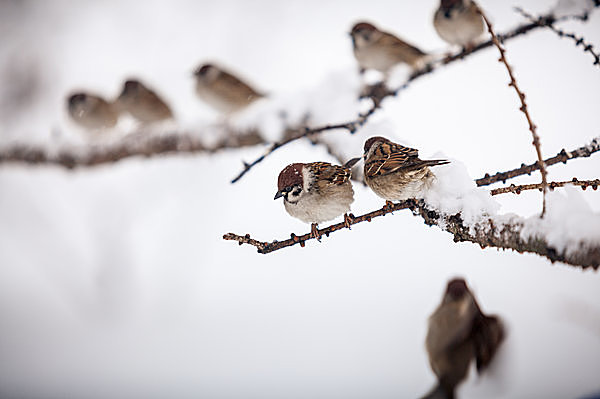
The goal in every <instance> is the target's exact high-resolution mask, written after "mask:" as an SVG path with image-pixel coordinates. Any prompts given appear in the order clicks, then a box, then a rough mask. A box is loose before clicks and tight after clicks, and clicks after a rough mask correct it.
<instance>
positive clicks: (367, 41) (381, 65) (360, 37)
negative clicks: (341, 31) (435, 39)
mask: <svg viewBox="0 0 600 399" xmlns="http://www.w3.org/2000/svg"><path fill="white" fill-rule="evenodd" d="M350 36H352V45H353V47H354V56H355V57H356V60H357V61H358V65H359V67H360V72H361V73H363V72H364V71H365V70H366V69H375V70H377V71H379V72H382V73H383V74H384V75H386V78H387V75H388V74H389V72H390V70H391V68H392V67H394V66H395V65H397V64H401V63H404V64H408V65H410V66H411V67H412V68H413V69H418V68H420V67H422V66H424V64H425V62H426V60H427V58H428V54H426V53H425V52H423V51H421V50H419V49H418V48H416V47H415V46H413V45H410V44H408V43H406V42H405V41H403V40H401V39H399V38H398V37H396V36H394V35H393V34H391V33H388V32H384V31H381V30H379V29H377V28H376V27H375V26H373V25H372V24H370V23H368V22H359V23H357V24H356V25H354V27H353V28H352V31H351V32H350Z"/></svg>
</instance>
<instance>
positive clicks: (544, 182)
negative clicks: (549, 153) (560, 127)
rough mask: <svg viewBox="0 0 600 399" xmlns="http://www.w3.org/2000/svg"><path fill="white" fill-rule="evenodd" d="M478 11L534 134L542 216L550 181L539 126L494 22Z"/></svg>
mask: <svg viewBox="0 0 600 399" xmlns="http://www.w3.org/2000/svg"><path fill="white" fill-rule="evenodd" d="M477 11H478V12H479V14H480V15H481V17H482V18H483V21H484V22H485V25H486V26H487V29H488V32H489V33H490V35H491V36H492V41H493V42H494V45H495V46H496V48H497V49H498V51H499V52H500V60H499V61H500V62H502V63H503V64H504V66H505V67H506V71H507V72H508V76H509V77H510V83H509V84H508V85H509V86H512V87H513V89H515V92H516V93H517V96H519V100H520V101H521V108H519V110H520V111H521V112H523V114H525V118H526V119H527V123H528V124H529V131H531V135H532V136H533V146H534V147H535V152H536V154H537V157H538V165H539V170H540V174H541V175H542V215H541V216H542V217H543V216H544V214H545V213H546V189H547V187H548V182H547V179H546V165H545V164H544V159H543V157H542V148H541V144H540V137H539V136H538V134H537V126H536V125H535V124H534V123H533V120H532V119H531V115H530V114H529V110H528V108H527V103H526V102H525V93H523V91H522V90H521V89H520V88H519V85H518V84H517V80H516V79H515V76H514V73H513V70H512V68H511V66H510V64H509V63H508V60H507V59H506V50H505V49H504V47H502V44H500V40H499V39H498V36H496V33H495V32H494V29H493V27H492V24H491V22H490V21H489V20H488V18H487V16H486V15H485V13H484V12H483V10H482V9H481V8H479V6H478V7H477Z"/></svg>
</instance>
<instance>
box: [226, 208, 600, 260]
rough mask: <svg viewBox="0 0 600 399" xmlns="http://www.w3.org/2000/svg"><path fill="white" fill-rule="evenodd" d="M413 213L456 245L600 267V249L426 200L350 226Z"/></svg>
mask: <svg viewBox="0 0 600 399" xmlns="http://www.w3.org/2000/svg"><path fill="white" fill-rule="evenodd" d="M402 209H410V210H412V212H413V214H414V215H416V216H421V217H422V218H423V220H424V221H425V224H427V225H429V226H434V225H435V226H438V227H440V228H441V229H443V230H445V231H447V232H449V233H451V234H452V235H453V236H454V241H455V242H462V241H469V242H473V243H476V244H479V245H480V246H481V248H486V247H495V248H502V249H512V250H515V251H517V252H519V253H522V252H530V253H535V254H538V255H540V256H543V257H546V258H548V259H549V260H550V261H551V262H555V261H559V262H563V263H566V264H569V265H572V266H580V267H581V268H583V269H585V268H588V267H592V268H594V269H598V266H599V264H600V245H598V244H594V245H580V247H579V250H578V251H577V252H568V251H563V252H559V251H558V250H557V249H556V248H553V247H552V246H551V245H550V244H549V243H548V242H547V240H546V239H545V238H544V237H542V236H539V235H538V236H531V237H529V238H524V237H523V235H522V234H521V233H522V232H523V230H524V228H525V226H526V220H525V219H523V218H518V217H515V218H513V219H511V221H510V222H500V221H496V220H494V219H493V218H492V217H485V218H483V219H482V220H481V221H480V222H479V223H476V224H472V225H467V224H466V223H465V222H464V221H463V219H462V217H461V215H460V213H457V214H454V215H442V214H440V213H439V212H438V211H436V210H432V209H430V208H429V207H428V206H427V205H426V204H425V203H424V202H423V201H422V200H419V201H416V200H407V201H402V202H399V203H396V204H392V206H391V207H387V206H384V207H383V208H381V209H378V210H376V211H373V212H369V213H366V214H364V215H361V216H358V217H355V216H353V215H350V220H349V224H350V225H355V224H357V223H361V222H364V221H368V222H370V221H371V220H372V219H373V218H376V217H379V216H384V215H386V214H388V213H391V212H393V211H398V210H402ZM344 228H346V224H345V222H341V223H336V224H333V225H331V226H328V227H326V228H324V229H321V230H319V232H320V233H321V234H324V235H326V236H327V237H328V236H329V234H330V233H333V232H335V231H338V230H341V229H344ZM223 239H224V240H230V241H237V242H238V243H239V245H242V244H249V245H252V246H255V247H256V248H257V252H258V253H261V254H268V253H271V252H273V251H277V250H280V249H282V248H286V247H291V246H294V245H296V244H300V246H302V247H304V246H305V243H306V241H309V240H311V239H313V237H311V234H310V233H306V234H303V235H300V236H297V235H295V234H292V235H291V237H290V238H289V239H287V240H283V241H272V242H264V241H258V240H255V239H252V238H250V234H246V235H245V236H240V235H237V234H234V233H227V234H225V235H224V236H223Z"/></svg>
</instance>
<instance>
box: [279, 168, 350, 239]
mask: <svg viewBox="0 0 600 399" xmlns="http://www.w3.org/2000/svg"><path fill="white" fill-rule="evenodd" d="M359 160H360V158H353V159H351V160H350V161H348V162H346V164H344V165H343V166H339V165H332V164H330V163H327V162H310V163H293V164H290V165H288V166H286V167H285V168H284V169H283V170H282V171H281V173H279V178H278V179H277V193H275V198H274V199H278V198H281V197H283V205H284V207H285V210H286V211H287V213H289V214H290V215H291V216H293V217H295V218H297V219H300V220H301V221H303V222H305V223H310V224H311V236H312V237H313V238H316V239H318V240H320V238H321V234H320V233H319V229H318V224H319V223H322V222H326V221H329V220H332V219H335V218H336V217H338V216H340V215H342V214H343V215H344V222H345V223H346V227H348V228H350V218H349V216H348V212H349V211H350V204H352V202H353V201H354V190H353V189H352V183H351V182H350V177H351V173H352V171H351V169H352V166H353V165H354V164H355V163H356V162H358V161H359Z"/></svg>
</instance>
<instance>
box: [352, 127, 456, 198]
mask: <svg viewBox="0 0 600 399" xmlns="http://www.w3.org/2000/svg"><path fill="white" fill-rule="evenodd" d="M363 158H364V160H365V167H364V173H365V182H366V183H367V185H368V186H369V187H370V188H371V190H373V191H374V192H375V194H377V195H378V196H380V197H381V198H383V199H385V200H386V201H387V202H388V204H387V205H388V206H389V205H391V203H390V201H400V200H406V199H409V198H415V197H418V196H419V195H420V194H421V193H422V191H423V190H424V189H426V188H428V187H429V185H430V184H431V182H432V181H433V179H434V174H433V173H432V172H431V170H429V166H435V165H444V164H447V163H449V161H446V160H443V159H432V160H426V161H424V160H422V159H419V152H418V151H417V150H416V149H414V148H408V147H404V146H402V145H400V144H396V143H392V142H391V141H389V140H388V139H386V138H384V137H378V136H376V137H371V138H369V139H368V140H367V141H366V142H365V154H364V156H363Z"/></svg>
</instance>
